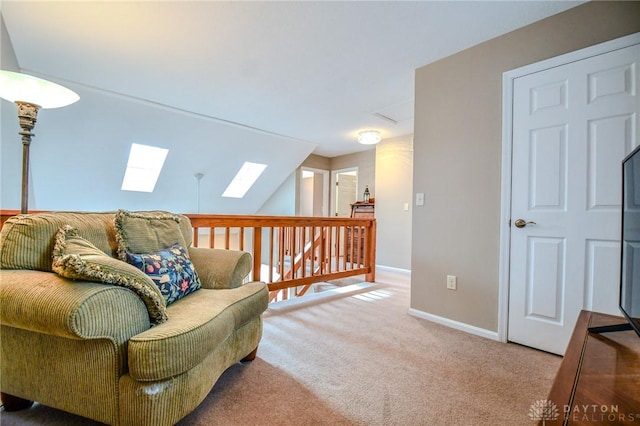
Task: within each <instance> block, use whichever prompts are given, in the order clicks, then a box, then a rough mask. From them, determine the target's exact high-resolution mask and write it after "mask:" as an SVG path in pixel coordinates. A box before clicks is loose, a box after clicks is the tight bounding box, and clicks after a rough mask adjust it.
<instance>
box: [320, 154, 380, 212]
mask: <svg viewBox="0 0 640 426" xmlns="http://www.w3.org/2000/svg"><path fill="white" fill-rule="evenodd" d="M350 167H358V200H359V201H361V200H362V194H363V192H364V187H365V186H366V185H369V191H370V192H371V197H375V194H376V188H375V186H376V150H375V149H368V150H366V151H361V152H355V153H353V154H347V155H341V156H339V157H333V158H332V159H331V170H341V169H347V168H350ZM331 184H332V185H335V182H331ZM332 211H333V210H332Z"/></svg>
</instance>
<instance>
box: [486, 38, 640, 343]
mask: <svg viewBox="0 0 640 426" xmlns="http://www.w3.org/2000/svg"><path fill="white" fill-rule="evenodd" d="M639 43H640V33H635V34H631V35H628V36H624V37H621V38H618V39H615V40H611V41H607V42H603V43H600V44H596V45H594V46H589V47H586V48H584V49H580V50H576V51H574V52H569V53H566V54H563V55H560V56H556V57H554V58H550V59H546V60H543V61H540V62H536V63H534V64H530V65H526V66H524V67H521V68H516V69H514V70H510V71H507V72H505V73H503V74H502V173H501V174H502V177H501V180H502V182H501V188H500V261H499V267H498V268H499V269H498V340H499V341H501V342H506V341H507V337H508V329H509V286H510V282H509V273H510V266H511V264H510V261H511V227H510V223H509V222H510V220H511V177H512V175H511V163H512V144H513V108H512V105H513V85H514V80H515V79H516V78H519V77H524V76H525V75H528V74H533V73H536V72H540V71H544V70H547V69H550V68H555V67H559V66H562V65H566V64H569V63H571V62H577V61H581V60H583V59H587V58H590V57H593V56H597V55H601V54H603V53H608V52H611V51H614V50H619V49H624V48H625V47H629V46H633V45H635V44H639Z"/></svg>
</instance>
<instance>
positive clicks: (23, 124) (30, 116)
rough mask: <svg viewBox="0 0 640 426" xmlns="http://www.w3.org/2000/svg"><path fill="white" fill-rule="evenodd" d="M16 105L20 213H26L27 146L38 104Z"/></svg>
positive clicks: (27, 187) (27, 181)
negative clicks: (20, 180)
mask: <svg viewBox="0 0 640 426" xmlns="http://www.w3.org/2000/svg"><path fill="white" fill-rule="evenodd" d="M16 106H17V107H18V120H19V121H20V128H21V129H22V130H21V131H20V132H19V135H20V136H22V202H21V204H20V213H22V214H26V213H27V212H28V210H29V208H28V204H29V146H30V145H31V138H32V137H33V136H35V135H34V134H33V133H31V130H33V127H34V126H35V125H36V120H37V118H38V110H39V109H40V106H39V105H36V104H32V103H29V102H22V101H16Z"/></svg>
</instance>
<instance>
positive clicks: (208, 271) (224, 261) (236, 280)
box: [189, 247, 251, 289]
mask: <svg viewBox="0 0 640 426" xmlns="http://www.w3.org/2000/svg"><path fill="white" fill-rule="evenodd" d="M189 257H191V262H192V263H193V266H194V267H195V269H196V272H197V273H198V276H199V277H200V281H201V282H202V287H203V288H211V289H224V288H236V287H239V286H240V285H242V280H244V278H245V277H246V276H247V275H248V274H249V272H250V271H251V255H250V254H249V253H247V252H244V251H239V250H222V249H210V248H199V247H189Z"/></svg>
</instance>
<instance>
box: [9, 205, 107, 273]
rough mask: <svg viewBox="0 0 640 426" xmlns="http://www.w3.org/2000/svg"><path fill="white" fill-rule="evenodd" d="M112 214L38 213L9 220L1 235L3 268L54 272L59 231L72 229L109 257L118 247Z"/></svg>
mask: <svg viewBox="0 0 640 426" xmlns="http://www.w3.org/2000/svg"><path fill="white" fill-rule="evenodd" d="M113 216H114V214H113V213H74V212H56V213H38V214H25V215H18V216H14V217H12V218H9V219H8V220H7V221H6V222H5V223H4V225H3V226H2V231H1V232H0V268H2V269H32V270H38V271H47V272H52V271H53V269H52V265H51V262H52V256H53V247H54V245H55V239H56V234H57V233H58V230H60V228H62V227H63V226H65V225H71V226H73V227H74V228H76V229H77V230H78V233H79V234H80V235H82V236H83V237H84V238H86V239H87V240H89V241H91V243H92V244H93V245H94V246H96V247H97V248H98V249H100V250H102V251H103V252H105V253H106V254H108V255H109V256H112V257H115V256H116V250H117V244H116V236H115V230H114V227H113Z"/></svg>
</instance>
